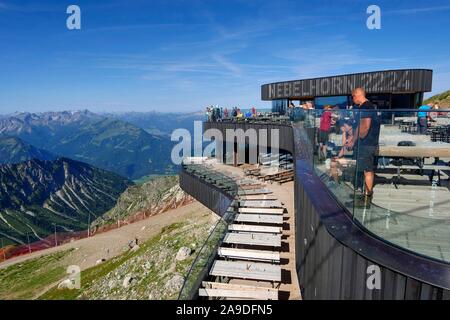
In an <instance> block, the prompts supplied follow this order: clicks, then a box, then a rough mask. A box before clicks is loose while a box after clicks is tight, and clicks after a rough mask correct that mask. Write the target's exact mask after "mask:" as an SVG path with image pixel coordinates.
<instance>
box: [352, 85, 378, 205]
mask: <svg viewBox="0 0 450 320" xmlns="http://www.w3.org/2000/svg"><path fill="white" fill-rule="evenodd" d="M352 97H353V102H354V104H355V105H356V108H355V120H356V129H355V130H354V132H353V136H352V137H351V138H350V139H349V140H348V141H347V147H349V148H354V156H355V157H356V177H357V178H356V184H355V188H357V187H358V186H359V183H358V179H360V173H363V176H364V191H363V193H362V194H361V195H359V196H358V197H357V198H356V199H355V207H357V208H370V205H371V202H372V198H373V187H374V180H375V167H376V161H375V159H376V152H377V151H378V146H379V137H380V119H379V117H378V114H377V112H376V109H375V106H374V105H373V104H372V103H371V102H370V101H369V100H368V99H367V98H366V92H365V91H364V89H363V88H356V89H355V90H353V92H352Z"/></svg>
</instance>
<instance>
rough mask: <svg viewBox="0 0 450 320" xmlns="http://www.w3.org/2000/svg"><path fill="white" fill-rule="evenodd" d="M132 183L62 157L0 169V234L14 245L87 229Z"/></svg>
mask: <svg viewBox="0 0 450 320" xmlns="http://www.w3.org/2000/svg"><path fill="white" fill-rule="evenodd" d="M131 184H132V182H131V181H130V180H128V179H126V178H123V177H121V176H119V175H117V174H114V173H111V172H108V171H105V170H102V169H98V168H95V167H93V166H90V165H88V164H85V163H82V162H78V161H75V160H71V159H67V158H58V159H56V160H50V161H49V160H45V161H42V160H36V159H33V160H29V161H25V162H21V163H18V164H6V165H1V166H0V236H2V237H4V238H5V237H6V238H7V239H8V240H9V241H10V242H13V243H26V241H27V240H28V239H27V236H28V237H30V239H31V241H36V240H39V239H42V238H44V237H45V236H47V235H49V234H51V233H52V232H53V231H54V224H56V226H57V228H58V231H77V230H81V229H86V228H87V225H88V223H89V219H91V220H92V221H93V220H94V219H96V218H97V217H98V216H100V215H102V214H103V213H105V212H107V211H108V210H110V209H111V208H112V207H114V205H115V203H116V201H117V199H118V198H119V196H120V194H121V193H122V192H123V191H124V190H126V189H127V187H128V186H130V185H131Z"/></svg>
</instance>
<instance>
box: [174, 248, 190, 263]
mask: <svg viewBox="0 0 450 320" xmlns="http://www.w3.org/2000/svg"><path fill="white" fill-rule="evenodd" d="M191 252H192V250H191V249H190V248H188V247H181V248H180V250H178V252H177V255H176V257H175V259H176V260H177V261H183V260H186V259H187V258H188V257H189V256H190V255H191Z"/></svg>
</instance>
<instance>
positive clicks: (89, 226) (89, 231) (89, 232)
mask: <svg viewBox="0 0 450 320" xmlns="http://www.w3.org/2000/svg"><path fill="white" fill-rule="evenodd" d="M90 236H91V213H90V212H89V216H88V238H89V237H90Z"/></svg>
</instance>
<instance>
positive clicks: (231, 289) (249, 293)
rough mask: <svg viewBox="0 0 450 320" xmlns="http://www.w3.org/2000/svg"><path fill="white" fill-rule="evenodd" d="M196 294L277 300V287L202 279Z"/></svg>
mask: <svg viewBox="0 0 450 320" xmlns="http://www.w3.org/2000/svg"><path fill="white" fill-rule="evenodd" d="M202 286H203V287H204V288H201V289H199V292H198V295H199V296H201V297H211V298H235V299H257V300H278V289H273V288H264V287H256V286H249V285H242V284H230V283H220V282H207V281H203V282H202Z"/></svg>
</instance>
